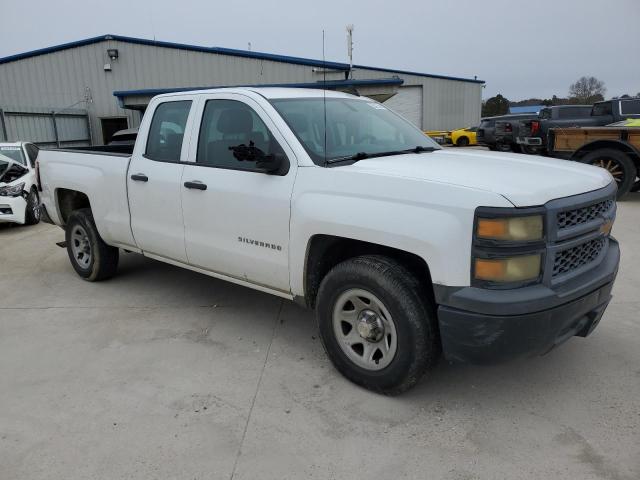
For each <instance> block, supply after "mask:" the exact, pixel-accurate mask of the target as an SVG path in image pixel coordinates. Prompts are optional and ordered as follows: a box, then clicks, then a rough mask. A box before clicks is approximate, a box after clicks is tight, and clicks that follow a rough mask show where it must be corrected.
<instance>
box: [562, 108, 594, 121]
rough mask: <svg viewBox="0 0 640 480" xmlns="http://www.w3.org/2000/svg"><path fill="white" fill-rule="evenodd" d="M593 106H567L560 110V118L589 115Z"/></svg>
mask: <svg viewBox="0 0 640 480" xmlns="http://www.w3.org/2000/svg"><path fill="white" fill-rule="evenodd" d="M590 112H591V107H566V108H561V109H559V110H558V118H561V119H566V118H583V117H588V116H589V113H590Z"/></svg>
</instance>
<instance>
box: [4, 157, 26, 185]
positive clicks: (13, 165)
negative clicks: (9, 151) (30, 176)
mask: <svg viewBox="0 0 640 480" xmlns="http://www.w3.org/2000/svg"><path fill="white" fill-rule="evenodd" d="M25 173H27V169H26V167H25V166H24V165H22V164H21V163H20V162H16V161H15V160H13V159H12V158H9V157H7V156H6V155H0V184H4V183H10V182H13V181H14V180H17V179H18V178H20V177H22V176H23V175H24V174H25Z"/></svg>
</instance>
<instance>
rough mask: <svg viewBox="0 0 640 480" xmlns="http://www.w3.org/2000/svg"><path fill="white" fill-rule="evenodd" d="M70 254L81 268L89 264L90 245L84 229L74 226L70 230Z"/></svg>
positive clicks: (87, 266)
mask: <svg viewBox="0 0 640 480" xmlns="http://www.w3.org/2000/svg"><path fill="white" fill-rule="evenodd" d="M71 252H72V253H73V258H74V260H75V261H76V263H77V264H78V265H79V266H80V267H82V268H89V265H90V264H91V257H92V255H91V244H90V242H89V235H87V231H86V230H85V229H84V227H82V226H80V225H76V226H74V227H73V230H71Z"/></svg>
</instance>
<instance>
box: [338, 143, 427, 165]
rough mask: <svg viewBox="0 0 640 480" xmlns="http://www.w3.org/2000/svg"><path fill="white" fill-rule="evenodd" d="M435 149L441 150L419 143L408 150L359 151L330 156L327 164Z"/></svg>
mask: <svg viewBox="0 0 640 480" xmlns="http://www.w3.org/2000/svg"><path fill="white" fill-rule="evenodd" d="M435 150H439V148H436V147H423V146H422V145H418V146H417V147H414V148H407V149H406V150H390V151H388V152H376V153H366V152H358V153H356V154H354V155H346V156H344V157H336V158H330V159H329V160H327V162H326V164H327V165H331V164H333V163H341V162H349V161H355V162H357V161H358V160H364V159H365V158H376V157H389V156H391V155H404V154H406V153H422V152H433V151H435Z"/></svg>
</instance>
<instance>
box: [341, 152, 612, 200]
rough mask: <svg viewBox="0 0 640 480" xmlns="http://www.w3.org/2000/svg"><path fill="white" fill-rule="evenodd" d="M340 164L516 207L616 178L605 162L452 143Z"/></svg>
mask: <svg viewBox="0 0 640 480" xmlns="http://www.w3.org/2000/svg"><path fill="white" fill-rule="evenodd" d="M339 168H350V169H354V170H359V171H362V172H366V173H370V174H376V175H389V176H395V177H407V178H414V179H418V180H425V181H431V182H438V183H449V184H453V185H458V186H462V187H468V188H474V189H480V190H485V191H490V192H494V193H497V194H498V195H502V196H503V197H505V198H506V199H507V200H509V201H510V202H511V203H513V204H514V205H515V206H516V207H528V206H535V205H542V204H544V203H546V202H548V201H549V200H553V199H556V198H561V197H569V196H571V195H577V194H580V193H585V192H590V191H593V190H598V189H600V188H603V187H606V186H607V185H609V183H611V182H612V181H613V178H612V177H611V175H610V174H609V172H607V171H606V170H605V169H603V168H599V167H593V166H591V165H584V164H582V163H577V162H572V161H569V160H558V159H554V158H544V157H537V156H532V155H520V154H509V153H502V152H498V153H494V152H484V151H481V150H474V151H466V152H460V151H459V149H454V148H451V149H442V150H437V151H435V152H431V153H419V154H408V155H398V156H391V157H379V158H371V159H365V160H361V161H359V162H357V163H354V164H353V165H350V166H348V167H339Z"/></svg>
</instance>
